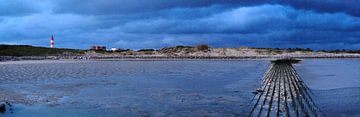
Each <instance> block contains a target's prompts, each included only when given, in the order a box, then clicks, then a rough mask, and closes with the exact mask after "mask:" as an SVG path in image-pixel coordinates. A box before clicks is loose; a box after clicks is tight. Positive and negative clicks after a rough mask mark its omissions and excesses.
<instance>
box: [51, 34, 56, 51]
mask: <svg viewBox="0 0 360 117" xmlns="http://www.w3.org/2000/svg"><path fill="white" fill-rule="evenodd" d="M54 44H55V42H54V35H52V34H51V37H50V48H54Z"/></svg>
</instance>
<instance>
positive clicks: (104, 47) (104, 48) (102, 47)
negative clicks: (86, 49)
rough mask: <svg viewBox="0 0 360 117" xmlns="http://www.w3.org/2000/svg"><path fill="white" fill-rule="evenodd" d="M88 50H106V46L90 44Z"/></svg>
mask: <svg viewBox="0 0 360 117" xmlns="http://www.w3.org/2000/svg"><path fill="white" fill-rule="evenodd" d="M90 50H93V51H106V46H99V45H96V46H92V47H91V49H90Z"/></svg>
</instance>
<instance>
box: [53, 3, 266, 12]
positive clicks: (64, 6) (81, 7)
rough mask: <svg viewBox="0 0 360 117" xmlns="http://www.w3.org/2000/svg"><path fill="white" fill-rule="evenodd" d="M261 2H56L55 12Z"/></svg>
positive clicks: (140, 10) (148, 9)
mask: <svg viewBox="0 0 360 117" xmlns="http://www.w3.org/2000/svg"><path fill="white" fill-rule="evenodd" d="M261 1H262V0H251V1H250V0H244V1H242V0H146V1H144V0H106V1H102V0H76V1H74V0H56V2H55V3H56V4H57V5H56V7H55V8H54V11H55V12H58V13H80V14H90V15H92V14H97V15H104V14H131V13H142V12H153V11H159V10H166V9H172V8H193V7H208V6H211V5H219V4H221V5H222V4H226V5H237V4H240V3H241V4H243V5H249V4H256V3H260V2H261Z"/></svg>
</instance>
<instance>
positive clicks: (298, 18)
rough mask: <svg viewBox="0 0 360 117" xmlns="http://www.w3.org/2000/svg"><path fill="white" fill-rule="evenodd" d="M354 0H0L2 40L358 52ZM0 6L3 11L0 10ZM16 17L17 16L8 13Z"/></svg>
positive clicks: (358, 22) (359, 20)
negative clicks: (342, 49)
mask: <svg viewBox="0 0 360 117" xmlns="http://www.w3.org/2000/svg"><path fill="white" fill-rule="evenodd" d="M358 2H359V1H357V0H274V1H270V0H146V1H143V0H50V1H49V0H33V1H25V0H18V1H10V0H5V1H0V3H1V4H0V10H1V11H0V43H9V44H33V45H40V46H47V45H48V43H49V42H48V40H49V39H48V38H49V35H50V34H52V33H53V34H55V39H56V46H57V47H72V48H88V47H89V46H91V45H96V44H99V45H107V46H109V47H122V48H133V49H139V48H161V47H163V46H175V45H196V44H210V45H211V46H214V47H239V46H255V47H310V48H315V49H338V48H346V49H349V48H350V49H360V17H359V14H360V13H359V12H360V9H359V8H360V7H357V4H358ZM4 9H5V10H4ZM14 16H16V17H14Z"/></svg>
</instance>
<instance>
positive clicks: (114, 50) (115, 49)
mask: <svg viewBox="0 0 360 117" xmlns="http://www.w3.org/2000/svg"><path fill="white" fill-rule="evenodd" d="M118 50H119V49H118V48H111V51H113V52H116V51H118Z"/></svg>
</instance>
